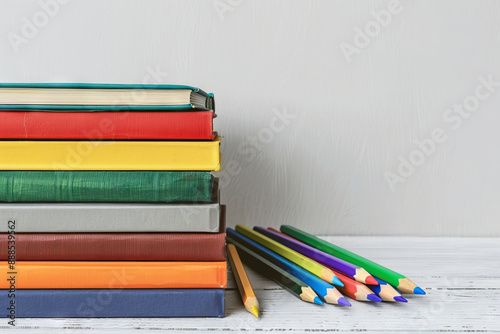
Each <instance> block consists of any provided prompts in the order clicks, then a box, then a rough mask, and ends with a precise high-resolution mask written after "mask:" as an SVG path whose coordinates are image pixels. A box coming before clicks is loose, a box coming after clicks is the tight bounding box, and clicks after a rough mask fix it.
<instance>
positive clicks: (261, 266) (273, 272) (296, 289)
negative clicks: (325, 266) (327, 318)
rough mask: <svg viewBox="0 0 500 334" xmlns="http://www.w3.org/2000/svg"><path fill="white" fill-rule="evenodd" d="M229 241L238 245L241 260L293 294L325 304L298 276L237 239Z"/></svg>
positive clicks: (315, 302) (310, 301) (305, 299)
mask: <svg viewBox="0 0 500 334" xmlns="http://www.w3.org/2000/svg"><path fill="white" fill-rule="evenodd" d="M227 242H228V243H231V244H233V245H234V246H235V247H236V249H237V250H238V254H239V255H240V258H241V260H242V261H243V262H244V263H245V264H247V265H248V266H250V267H251V268H252V269H254V270H255V271H257V272H259V273H261V274H262V275H264V276H266V277H268V278H270V279H272V280H273V281H274V282H276V283H277V284H278V285H280V286H281V287H283V288H284V289H285V290H287V291H288V292H290V293H291V294H292V295H294V296H296V297H298V298H300V299H302V300H303V301H305V302H309V303H314V304H318V305H323V302H322V301H321V299H320V298H319V297H318V295H317V294H316V292H314V290H313V289H312V288H311V287H310V286H309V285H307V284H306V283H304V282H302V281H301V280H299V279H298V278H297V277H295V276H293V275H290V274H289V273H288V272H286V271H284V270H283V269H281V268H280V267H278V266H277V265H275V264H274V263H272V262H270V261H268V260H266V259H265V258H263V257H262V256H260V255H259V254H257V253H255V252H253V251H252V250H250V249H248V248H247V247H245V246H243V245H242V244H241V243H239V242H238V241H236V240H235V239H232V238H227Z"/></svg>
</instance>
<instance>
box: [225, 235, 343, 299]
mask: <svg viewBox="0 0 500 334" xmlns="http://www.w3.org/2000/svg"><path fill="white" fill-rule="evenodd" d="M226 234H227V236H228V237H229V238H231V239H232V240H236V241H238V242H240V243H241V244H242V245H244V246H246V247H247V248H249V249H250V250H252V251H254V252H255V253H257V254H259V255H260V256H262V257H263V258H265V259H267V260H268V261H270V262H272V263H274V264H275V265H277V266H278V267H280V268H281V269H283V270H285V271H286V272H288V273H290V274H291V275H293V276H295V277H297V278H298V279H300V280H301V281H303V282H304V283H306V284H308V285H309V286H310V287H311V288H312V289H313V290H314V291H315V292H316V293H317V294H318V296H320V298H321V299H322V300H323V301H325V302H326V303H328V304H338V305H344V306H351V304H350V303H349V302H348V301H347V300H346V299H345V298H344V296H342V294H341V293H340V292H339V291H338V290H337V289H336V288H335V287H334V286H333V285H331V284H329V283H327V282H325V281H324V280H322V279H321V278H319V277H317V276H316V275H314V274H312V273H310V272H309V271H307V270H305V269H304V268H302V267H301V266H299V265H296V264H295V263H293V262H292V261H289V260H287V259H286V258H284V257H282V256H281V255H279V254H276V253H275V252H273V251H271V250H269V249H268V248H266V247H264V246H262V245H261V244H259V243H257V242H255V241H253V240H252V239H250V238H247V237H246V236H244V235H243V234H241V233H238V232H236V231H235V230H233V229H231V228H227V229H226Z"/></svg>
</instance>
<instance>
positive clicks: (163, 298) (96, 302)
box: [0, 289, 224, 318]
mask: <svg viewBox="0 0 500 334" xmlns="http://www.w3.org/2000/svg"><path fill="white" fill-rule="evenodd" d="M0 294H1V297H0V305H1V307H2V308H3V309H4V310H7V312H9V307H11V305H12V304H11V301H12V300H14V301H15V304H14V305H15V316H16V317H18V318H63V317H65V318H148V317H224V290H223V289H124V290H122V289H117V290H113V289H85V290H63V289H60V290H16V293H15V297H13V298H9V297H8V295H9V292H8V290H0Z"/></svg>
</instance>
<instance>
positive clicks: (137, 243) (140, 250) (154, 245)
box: [0, 205, 226, 261]
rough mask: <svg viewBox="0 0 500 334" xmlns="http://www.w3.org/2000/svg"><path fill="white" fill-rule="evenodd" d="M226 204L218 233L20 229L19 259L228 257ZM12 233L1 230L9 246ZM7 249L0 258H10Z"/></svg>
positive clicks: (0, 239) (0, 245)
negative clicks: (25, 231) (89, 231)
mask: <svg viewBox="0 0 500 334" xmlns="http://www.w3.org/2000/svg"><path fill="white" fill-rule="evenodd" d="M225 217H226V215H225V205H221V215H220V228H219V232H218V233H66V234H64V233H18V234H16V235H15V249H16V260H18V261H24V260H32V261H71V260H78V261H113V260H114V261H118V260H123V261H225V259H226V251H225V250H226V233H225ZM8 241H9V234H7V233H2V234H0V249H4V250H7V249H8V245H9V243H8ZM7 259H8V253H7V251H3V252H0V260H7Z"/></svg>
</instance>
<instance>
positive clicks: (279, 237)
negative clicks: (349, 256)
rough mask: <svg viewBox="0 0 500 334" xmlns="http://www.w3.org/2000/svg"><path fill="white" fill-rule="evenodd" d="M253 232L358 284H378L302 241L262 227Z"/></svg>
mask: <svg viewBox="0 0 500 334" xmlns="http://www.w3.org/2000/svg"><path fill="white" fill-rule="evenodd" d="M254 230H256V231H257V232H259V233H262V234H264V235H265V236H267V237H269V238H271V239H273V240H274V241H277V242H279V243H280V244H283V245H285V246H287V247H289V248H291V249H293V250H294V251H297V252H299V253H300V254H302V255H305V256H307V257H310V258H311V259H314V260H316V261H317V262H319V263H321V264H323V265H325V266H329V267H332V268H333V269H336V270H338V271H340V272H342V273H343V274H344V275H346V276H349V277H351V278H353V279H354V280H356V281H358V282H361V283H364V284H372V285H377V284H378V282H377V281H376V280H375V278H374V277H373V276H372V275H370V274H369V273H368V272H367V271H366V270H364V269H363V268H361V267H358V266H355V265H353V264H351V263H349V262H347V261H344V260H342V259H339V258H338V257H335V256H333V255H330V254H328V253H325V252H323V251H321V250H319V249H316V248H314V247H311V246H309V245H307V244H305V243H303V242H302V241H299V240H297V239H294V238H292V237H290V236H288V235H286V234H284V233H281V232H279V231H277V230H275V229H273V228H268V229H265V228H263V227H254Z"/></svg>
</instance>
